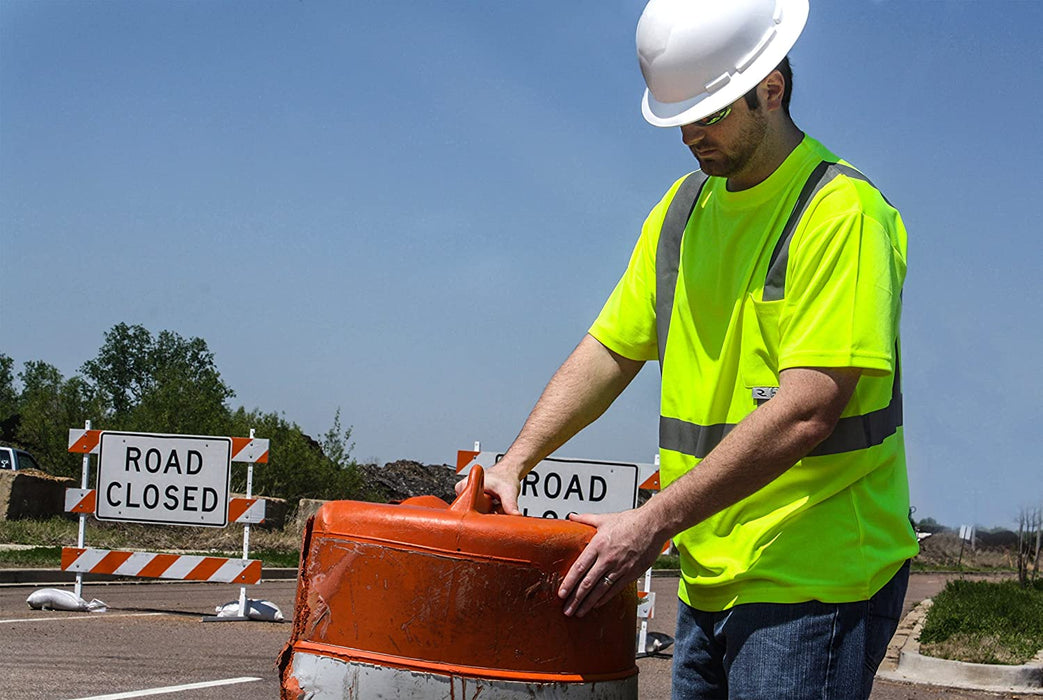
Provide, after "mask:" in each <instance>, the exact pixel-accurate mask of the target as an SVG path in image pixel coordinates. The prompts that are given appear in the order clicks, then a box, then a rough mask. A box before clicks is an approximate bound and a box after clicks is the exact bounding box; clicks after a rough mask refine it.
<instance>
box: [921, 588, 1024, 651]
mask: <svg viewBox="0 0 1043 700" xmlns="http://www.w3.org/2000/svg"><path fill="white" fill-rule="evenodd" d="M1041 649H1043V581H1040V580H1037V581H1035V582H1033V584H1032V585H1030V586H1029V587H1027V588H1023V587H1022V586H1020V585H1019V584H1018V582H1017V581H1003V582H999V583H995V582H989V581H963V580H957V581H950V582H949V583H948V584H947V585H946V587H945V589H944V590H943V591H942V592H941V593H939V594H938V595H937V596H936V597H935V599H934V605H932V606H931V609H930V610H929V611H928V613H927V619H926V620H925V622H924V627H923V631H922V632H921V634H920V650H921V652H922V653H924V654H927V655H929V656H937V657H940V658H943V659H954V660H957V661H969V662H972V663H984V664H1023V663H1026V662H1027V661H1029V660H1030V659H1032V658H1033V657H1034V656H1035V655H1036V653H1037V652H1039V651H1040V650H1041Z"/></svg>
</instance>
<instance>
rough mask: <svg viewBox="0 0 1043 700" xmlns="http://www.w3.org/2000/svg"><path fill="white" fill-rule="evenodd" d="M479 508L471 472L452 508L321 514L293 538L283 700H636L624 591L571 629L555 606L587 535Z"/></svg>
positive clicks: (478, 482) (477, 471)
mask: <svg viewBox="0 0 1043 700" xmlns="http://www.w3.org/2000/svg"><path fill="white" fill-rule="evenodd" d="M490 510H491V509H490V504H489V499H488V497H487V496H486V495H485V493H484V490H483V473H482V469H481V467H474V468H473V469H472V470H471V473H470V474H469V476H468V482H467V488H466V490H465V491H464V493H462V494H461V495H460V496H459V497H458V498H457V499H456V500H455V501H454V502H453V504H452V505H448V504H447V503H445V501H442V500H441V499H439V498H435V497H433V496H420V497H418V498H411V499H408V500H406V501H404V502H403V503H401V504H398V505H393V504H378V503H360V502H356V501H333V502H330V503H327V504H325V505H323V506H322V508H320V509H319V512H318V513H316V515H315V517H314V518H312V519H311V520H310V521H309V522H308V526H307V529H306V530H305V533H304V544H303V549H302V560H301V568H300V573H299V575H298V580H297V602H296V607H295V610H294V620H293V632H292V633H291V636H290V641H289V643H288V644H287V645H286V648H285V649H284V650H283V653H282V656H281V658H280V669H281V674H282V698H283V700H320V699H328V700H334V699H336V700H341V699H342V698H360V699H366V700H368V699H369V698H398V699H400V700H404V699H410V700H412V699H416V700H421V699H423V700H432V699H433V700H440V699H441V698H445V699H446V700H472V699H475V698H481V700H489V699H490V698H504V699H507V700H509V699H512V698H519V699H520V698H525V699H526V700H529V699H530V698H555V699H560V700H572V699H574V698H583V699H585V700H595V699H597V700H614V699H617V698H636V697H637V665H636V664H635V662H634V630H635V621H636V614H637V613H636V610H637V591H636V587H634V586H631V587H630V588H628V589H626V590H625V591H624V592H623V593H621V594H619V595H617V596H616V597H615V598H613V599H612V600H610V601H609V602H607V603H606V604H604V605H602V606H601V607H600V608H598V609H596V610H594V611H592V612H590V613H588V614H587V615H586V616H585V617H583V618H575V617H566V616H565V615H564V613H563V612H562V609H563V604H562V601H561V600H560V599H559V598H558V596H557V590H558V586H559V585H560V583H561V580H562V578H563V577H564V575H565V573H566V572H567V571H568V569H569V566H570V565H571V564H572V562H573V561H575V560H576V558H577V557H578V556H579V554H580V552H581V551H582V550H583V547H584V546H585V545H586V543H587V542H588V541H589V540H590V538H591V537H592V536H593V534H594V528H592V527H589V526H587V525H582V524H580V523H575V522H571V521H566V520H544V519H541V518H526V517H522V516H508V515H504V514H502V513H492V512H490Z"/></svg>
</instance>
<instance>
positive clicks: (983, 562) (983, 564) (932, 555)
mask: <svg viewBox="0 0 1043 700" xmlns="http://www.w3.org/2000/svg"><path fill="white" fill-rule="evenodd" d="M961 544H962V546H961ZM916 560H917V561H918V562H920V563H921V564H924V565H926V566H931V567H935V568H945V569H955V568H957V567H958V566H962V567H964V568H969V569H993V568H995V569H1003V568H1011V567H1013V566H1014V565H1015V561H1014V557H1013V551H1012V550H1011V549H1009V548H1007V547H983V546H980V545H978V546H976V547H974V548H973V549H972V548H971V545H970V543H969V542H963V543H961V542H960V538H959V536H958V535H957V534H956V533H954V532H937V533H935V534H933V535H931V536H930V537H928V538H927V539H924V540H921V541H920V554H918V555H917V557H916Z"/></svg>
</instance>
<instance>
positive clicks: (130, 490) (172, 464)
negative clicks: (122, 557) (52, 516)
mask: <svg viewBox="0 0 1043 700" xmlns="http://www.w3.org/2000/svg"><path fill="white" fill-rule="evenodd" d="M231 456H232V440H231V439H230V438H226V437H189V436H185V435H154V434H149V433H119V432H109V431H104V432H102V433H101V444H100V451H99V453H98V505H97V510H96V511H95V516H96V517H97V518H98V520H119V521H126V522H139V523H157V524H163V525H200V526H205V527H224V526H225V525H227V524H228V480H229V478H230V476H231Z"/></svg>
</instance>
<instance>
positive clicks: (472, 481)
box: [449, 464, 503, 513]
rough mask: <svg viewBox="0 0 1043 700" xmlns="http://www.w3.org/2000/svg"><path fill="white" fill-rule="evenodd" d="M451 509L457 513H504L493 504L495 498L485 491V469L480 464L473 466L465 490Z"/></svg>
mask: <svg viewBox="0 0 1043 700" xmlns="http://www.w3.org/2000/svg"><path fill="white" fill-rule="evenodd" d="M449 510H451V511H453V512H456V513H467V512H471V511H474V512H478V513H492V512H498V513H502V512H503V510H501V509H500V508H499V507H497V506H494V505H493V499H492V498H491V497H490V496H489V494H487V493H486V492H485V470H484V469H482V466H481V465H480V464H476V465H474V466H473V467H471V471H470V472H468V474H467V483H466V484H465V485H464V490H463V492H461V493H460V495H459V496H457V497H456V500H455V501H453V504H452V505H451V506H449Z"/></svg>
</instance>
